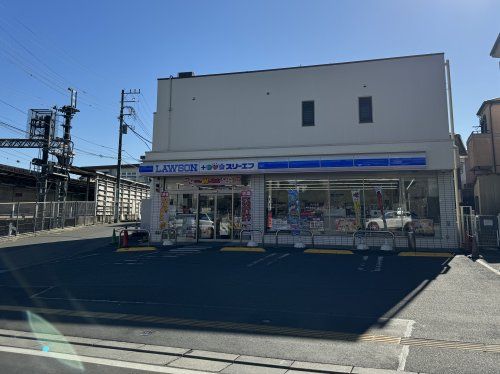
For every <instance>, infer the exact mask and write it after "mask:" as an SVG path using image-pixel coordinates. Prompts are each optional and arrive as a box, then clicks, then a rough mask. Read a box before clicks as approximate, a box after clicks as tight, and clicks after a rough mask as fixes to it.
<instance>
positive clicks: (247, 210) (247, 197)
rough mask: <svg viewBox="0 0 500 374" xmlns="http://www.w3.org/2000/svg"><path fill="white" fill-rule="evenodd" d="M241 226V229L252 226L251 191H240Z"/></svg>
mask: <svg viewBox="0 0 500 374" xmlns="http://www.w3.org/2000/svg"><path fill="white" fill-rule="evenodd" d="M241 224H242V227H243V228H249V227H251V226H252V191H251V190H244V191H241Z"/></svg>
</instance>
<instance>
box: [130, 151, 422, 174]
mask: <svg viewBox="0 0 500 374" xmlns="http://www.w3.org/2000/svg"><path fill="white" fill-rule="evenodd" d="M426 166H427V157H426V155H425V153H423V152H420V153H415V154H411V155H408V154H405V155H401V154H391V155H384V156H379V157H373V156H372V157H360V156H358V155H351V156H344V157H343V158H340V157H337V158H330V157H328V156H326V157H324V158H323V157H322V158H318V159H285V160H284V159H278V160H276V159H267V160H266V159H264V160H245V159H240V160H223V161H199V162H183V163H166V164H156V165H141V166H140V167H139V172H140V173H141V174H143V175H148V174H149V175H151V174H157V175H161V174H192V175H196V174H198V175H204V174H244V173H252V172H255V173H273V172H285V171H289V170H290V171H291V170H295V171H298V170H301V171H317V170H348V169H352V170H355V169H358V170H359V169H360V168H365V169H376V168H378V169H401V168H403V169H408V168H410V169H421V168H425V167H426Z"/></svg>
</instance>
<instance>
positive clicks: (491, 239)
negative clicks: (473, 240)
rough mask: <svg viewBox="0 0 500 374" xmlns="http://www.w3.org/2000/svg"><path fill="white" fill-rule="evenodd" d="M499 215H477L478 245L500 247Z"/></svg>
mask: <svg viewBox="0 0 500 374" xmlns="http://www.w3.org/2000/svg"><path fill="white" fill-rule="evenodd" d="M498 221H499V217H498V216H488V215H479V216H476V230H477V245H478V246H479V247H500V243H499V239H500V238H499V232H498V226H499V225H498Z"/></svg>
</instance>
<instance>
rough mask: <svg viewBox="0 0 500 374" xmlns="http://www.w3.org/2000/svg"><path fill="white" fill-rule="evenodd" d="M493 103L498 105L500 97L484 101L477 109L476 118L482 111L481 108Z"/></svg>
mask: <svg viewBox="0 0 500 374" xmlns="http://www.w3.org/2000/svg"><path fill="white" fill-rule="evenodd" d="M493 103H500V97H495V98H493V99H488V100H484V101H483V103H482V104H481V106H480V107H479V109H478V111H477V113H476V116H479V115H480V114H481V112H482V111H483V108H484V107H485V105H486V104H493Z"/></svg>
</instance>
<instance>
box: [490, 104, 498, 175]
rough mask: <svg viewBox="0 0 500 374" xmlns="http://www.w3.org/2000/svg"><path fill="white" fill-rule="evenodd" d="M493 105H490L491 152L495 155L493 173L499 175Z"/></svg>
mask: <svg viewBox="0 0 500 374" xmlns="http://www.w3.org/2000/svg"><path fill="white" fill-rule="evenodd" d="M492 106H493V103H490V110H489V114H490V115H489V117H490V133H491V152H492V155H493V173H495V174H496V173H497V157H496V152H495V136H494V135H493V118H492V117H491V107H492Z"/></svg>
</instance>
